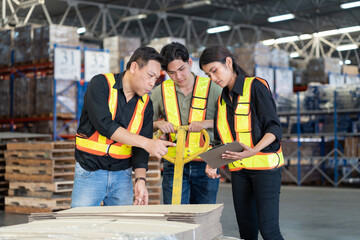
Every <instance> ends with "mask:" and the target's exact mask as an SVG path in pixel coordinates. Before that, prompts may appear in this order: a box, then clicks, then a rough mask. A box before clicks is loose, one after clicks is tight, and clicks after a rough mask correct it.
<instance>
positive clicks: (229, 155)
mask: <svg viewBox="0 0 360 240" xmlns="http://www.w3.org/2000/svg"><path fill="white" fill-rule="evenodd" d="M240 144H241V146H243V147H244V151H242V152H232V151H225V153H223V154H222V155H221V156H222V158H224V159H233V160H241V159H243V158H248V157H251V156H254V155H255V154H257V153H258V152H257V151H256V150H255V149H254V148H251V147H249V146H247V145H245V144H243V143H240Z"/></svg>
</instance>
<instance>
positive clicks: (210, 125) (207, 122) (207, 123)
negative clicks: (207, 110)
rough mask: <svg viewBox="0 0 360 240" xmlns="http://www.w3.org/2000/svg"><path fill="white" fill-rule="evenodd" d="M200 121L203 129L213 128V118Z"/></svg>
mask: <svg viewBox="0 0 360 240" xmlns="http://www.w3.org/2000/svg"><path fill="white" fill-rule="evenodd" d="M202 123H203V127H204V128H205V129H208V128H214V120H213V119H208V120H204V121H202Z"/></svg>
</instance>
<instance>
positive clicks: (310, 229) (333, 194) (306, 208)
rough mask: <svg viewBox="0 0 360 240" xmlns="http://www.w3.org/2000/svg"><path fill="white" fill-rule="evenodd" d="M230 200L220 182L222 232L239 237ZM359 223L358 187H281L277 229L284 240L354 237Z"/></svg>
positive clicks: (347, 239)
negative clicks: (222, 208)
mask: <svg viewBox="0 0 360 240" xmlns="http://www.w3.org/2000/svg"><path fill="white" fill-rule="evenodd" d="M231 201H232V198H231V186H230V184H222V185H221V187H220V191H219V194H218V202H223V203H225V207H224V212H223V215H222V219H221V220H222V226H223V232H224V235H225V236H233V237H239V233H238V229H237V224H236V219H235V213H234V208H233V206H232V202H231ZM359 222H360V189H335V188H320V187H295V186H283V187H282V191H281V199H280V229H281V231H282V233H283V237H284V238H285V239H286V240H304V239H306V240H340V239H341V240H355V239H359V236H360V228H359ZM259 239H262V238H261V237H259Z"/></svg>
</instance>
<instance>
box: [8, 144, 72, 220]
mask: <svg viewBox="0 0 360 240" xmlns="http://www.w3.org/2000/svg"><path fill="white" fill-rule="evenodd" d="M5 161H6V173H5V179H6V180H8V181H9V182H10V183H9V192H8V193H9V196H6V197H5V211H6V212H16V213H31V212H51V211H54V210H59V209H67V208H70V204H71V191H72V186H73V179H74V170H75V158H74V142H24V143H7V150H6V151H5Z"/></svg>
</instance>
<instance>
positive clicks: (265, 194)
mask: <svg viewBox="0 0 360 240" xmlns="http://www.w3.org/2000/svg"><path fill="white" fill-rule="evenodd" d="M231 184H232V192H233V200H234V207H235V213H236V219H237V222H238V226H239V231H240V237H241V238H242V239H245V240H255V239H256V240H257V239H258V233H259V230H260V233H261V236H262V237H263V238H264V240H278V239H279V240H282V239H283V237H282V235H281V233H280V228H279V196H280V186H281V169H275V170H247V169H242V170H240V171H234V172H231Z"/></svg>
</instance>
